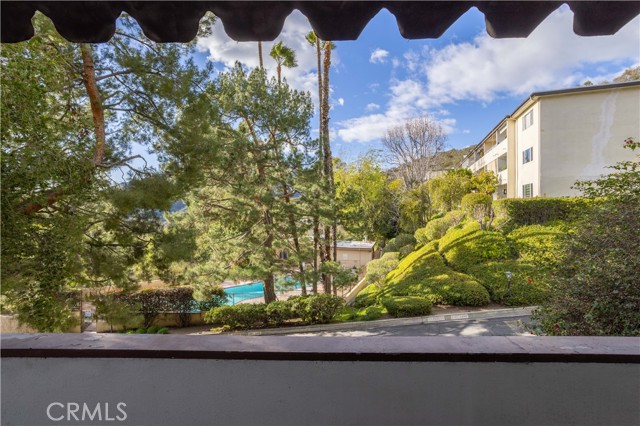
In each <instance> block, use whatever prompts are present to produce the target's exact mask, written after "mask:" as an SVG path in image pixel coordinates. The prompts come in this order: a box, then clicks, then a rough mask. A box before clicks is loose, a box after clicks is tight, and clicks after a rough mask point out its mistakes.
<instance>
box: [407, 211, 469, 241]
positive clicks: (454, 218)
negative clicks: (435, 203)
mask: <svg viewBox="0 0 640 426" xmlns="http://www.w3.org/2000/svg"><path fill="white" fill-rule="evenodd" d="M464 217H465V213H464V212H463V211H462V210H452V211H450V212H448V213H447V214H446V215H444V216H443V217H441V218H438V219H432V220H431V221H429V223H427V226H425V227H424V228H420V229H418V230H417V231H416V233H415V234H414V236H415V239H416V241H417V244H418V245H420V246H422V245H425V244H427V243H428V242H431V241H433V240H437V239H439V238H441V237H442V236H443V235H444V234H445V233H446V232H447V230H448V229H449V228H451V227H452V226H456V225H458V224H459V223H461V222H462V221H463V220H464Z"/></svg>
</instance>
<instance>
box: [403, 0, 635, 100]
mask: <svg viewBox="0 0 640 426" xmlns="http://www.w3.org/2000/svg"><path fill="white" fill-rule="evenodd" d="M572 21H573V13H572V12H571V11H570V10H569V8H568V7H562V8H560V9H558V10H557V11H556V12H555V13H553V14H552V15H550V16H549V17H547V19H546V20H545V21H543V22H542V24H540V26H539V27H538V28H537V29H536V30H535V31H534V32H533V33H532V34H531V35H530V36H529V37H527V38H524V39H492V38H491V37H489V36H488V35H486V34H482V35H479V36H477V37H476V38H475V39H474V40H473V41H472V42H467V43H460V44H450V45H448V46H446V47H444V48H442V49H439V50H435V49H434V50H431V51H429V52H426V53H427V56H428V59H427V60H426V61H423V63H422V67H423V71H424V73H425V74H426V77H427V81H428V89H427V91H428V94H429V96H430V97H431V98H433V99H434V100H436V101H437V102H440V103H446V102H454V101H456V100H479V101H485V102H491V101H492V100H493V99H495V98H496V97H497V96H500V95H501V94H508V95H517V96H522V95H527V94H529V93H531V92H534V91H536V90H547V89H554V88H563V87H571V86H575V85H578V84H580V83H581V82H583V81H584V80H586V77H587V76H585V75H584V74H583V73H582V69H583V67H585V66H586V65H589V64H593V65H596V64H599V63H604V62H610V63H611V62H613V63H618V65H619V67H620V68H623V67H624V66H628V64H629V63H630V62H637V60H638V54H639V51H640V38H639V37H638V28H639V26H640V18H636V19H634V20H633V21H632V22H630V23H629V24H627V25H626V26H625V27H624V28H623V29H621V30H620V31H618V33H617V34H615V35H613V36H607V37H579V36H577V35H575V34H574V33H573V31H572V26H573V22H572ZM405 59H407V61H408V62H410V61H411V60H412V59H414V55H413V54H412V55H410V56H409V58H407V55H405Z"/></svg>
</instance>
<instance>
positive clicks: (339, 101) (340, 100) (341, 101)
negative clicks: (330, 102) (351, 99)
mask: <svg viewBox="0 0 640 426" xmlns="http://www.w3.org/2000/svg"><path fill="white" fill-rule="evenodd" d="M338 105H340V106H344V99H343V98H338Z"/></svg>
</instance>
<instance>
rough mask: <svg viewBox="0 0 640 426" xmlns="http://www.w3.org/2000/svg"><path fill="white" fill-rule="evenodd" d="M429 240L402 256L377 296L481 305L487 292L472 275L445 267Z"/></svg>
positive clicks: (487, 296) (435, 242)
mask: <svg viewBox="0 0 640 426" xmlns="http://www.w3.org/2000/svg"><path fill="white" fill-rule="evenodd" d="M437 246H438V242H437V241H432V242H431V243H429V244H427V245H426V246H424V247H422V248H421V249H419V250H416V251H414V252H413V253H411V254H410V255H409V256H407V257H405V258H404V259H403V260H402V261H401V262H400V264H399V265H398V267H397V268H396V269H394V270H393V271H391V272H390V273H389V274H388V275H387V278H386V281H385V286H384V287H383V288H382V289H381V290H380V291H379V293H378V294H377V295H376V296H377V298H381V297H392V296H421V297H424V298H426V299H428V300H429V301H430V302H431V303H432V304H449V305H471V306H480V305H486V304H487V303H489V293H488V292H487V290H486V289H485V288H484V287H482V285H480V283H478V282H477V281H476V280H474V279H473V277H471V276H469V275H466V274H463V273H460V272H456V271H454V270H452V269H451V268H449V267H447V266H446V265H445V263H444V260H443V259H442V256H440V254H439V253H438V251H437V250H436V248H437Z"/></svg>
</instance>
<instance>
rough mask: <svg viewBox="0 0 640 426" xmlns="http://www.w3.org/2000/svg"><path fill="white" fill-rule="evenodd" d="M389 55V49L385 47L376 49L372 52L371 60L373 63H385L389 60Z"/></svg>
mask: <svg viewBox="0 0 640 426" xmlns="http://www.w3.org/2000/svg"><path fill="white" fill-rule="evenodd" d="M387 56H389V52H388V51H386V50H384V49H376V50H374V51H373V52H371V56H370V57H369V62H371V63H372V64H383V63H385V62H386V61H387Z"/></svg>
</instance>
